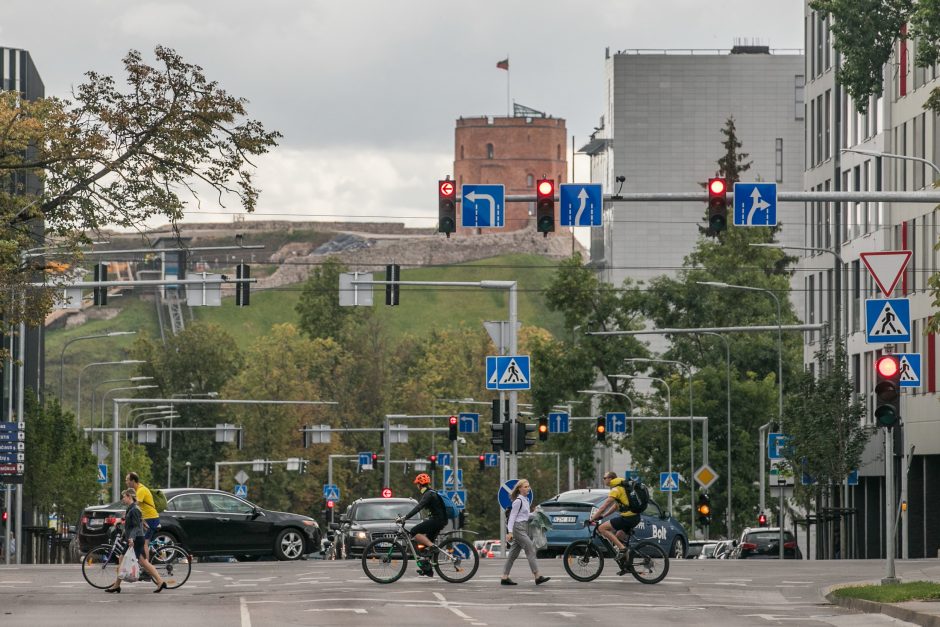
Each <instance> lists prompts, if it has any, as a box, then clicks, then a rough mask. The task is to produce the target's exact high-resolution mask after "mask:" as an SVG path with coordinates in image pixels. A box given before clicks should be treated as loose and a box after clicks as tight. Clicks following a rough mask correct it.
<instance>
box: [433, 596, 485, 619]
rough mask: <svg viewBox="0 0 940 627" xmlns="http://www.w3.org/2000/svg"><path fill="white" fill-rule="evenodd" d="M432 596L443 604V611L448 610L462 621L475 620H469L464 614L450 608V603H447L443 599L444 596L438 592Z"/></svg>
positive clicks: (454, 608)
mask: <svg viewBox="0 0 940 627" xmlns="http://www.w3.org/2000/svg"><path fill="white" fill-rule="evenodd" d="M434 596H435V597H437V600H438V601H440V602H441V603H442V604H443V605H442V607H443V608H444V609H446V610H450V611H451V612H453V613H454V614H456V615H457V616H459V617H460V618H462V619H464V620H476V619H474V618H470V617H469V616H467V615H466V614H464V613H463V612H461V611H460V610H458V609H457V608H456V607H452V606H451V605H450V603H448V602H447V599H446V598H444V595H443V594H441V593H440V592H435V593H434Z"/></svg>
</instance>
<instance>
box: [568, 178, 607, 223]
mask: <svg viewBox="0 0 940 627" xmlns="http://www.w3.org/2000/svg"><path fill="white" fill-rule="evenodd" d="M558 201H559V202H558V204H559V215H558V217H559V224H561V226H602V224H601V209H602V208H603V203H604V192H603V188H602V187H601V185H599V184H584V183H563V184H562V185H560V186H559V188H558Z"/></svg>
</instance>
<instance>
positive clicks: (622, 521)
mask: <svg viewBox="0 0 940 627" xmlns="http://www.w3.org/2000/svg"><path fill="white" fill-rule="evenodd" d="M604 485H606V486H607V487H608V488H610V492H609V493H608V494H607V498H606V499H605V500H604V502H603V503H601V504H600V505H599V506H598V507H597V510H596V511H595V513H594V516H593V517H592V518H590V519H589V520H590V521H591V522H596V521H598V520H600V519H602V518H603V517H604V516H606V515H607V514H609V513H610V512H612V511H613V510H614V508H617V509H619V510H620V515H619V516H614V517H613V518H611V519H610V520H608V521H607V522H605V523H602V524H601V526H600V527H598V528H597V531H598V532H599V533H600V534H601V535H603V536H604V537H605V538H607V539H608V540H610V541H611V543H613V545H614V546H615V547H617V555H616V556H615V557H614V559H615V560H617V563H618V564H620V567H621V571H620V573H618V574H620V575H622V574H623V573H625V572H626V569H625V568H624V567H623V563H622V560H623V558H624V556H625V548H624V545H623V542H621V541H620V538H618V537H617V532H618V531H622V532H624V533H625V534H626V535H627V536H629V535H630V532H631V531H633V528H634V527H636V526H637V525H638V524H639V523H640V520H641V518H640V515H639V514H637V513H636V512H633V511H630V499H629V498H628V497H627V490H626V488H627V480H626V479H618V478H617V473H615V472H613V471H612V470H608V471H607V472H606V473H604Z"/></svg>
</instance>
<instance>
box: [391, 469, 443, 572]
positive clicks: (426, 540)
mask: <svg viewBox="0 0 940 627" xmlns="http://www.w3.org/2000/svg"><path fill="white" fill-rule="evenodd" d="M414 484H415V485H416V486H418V491H420V492H421V500H420V501H418V504H417V505H415V506H414V508H413V509H412V510H411V511H410V512H408V513H407V514H405V515H404V516H399V518H398V520H399V521H404V520H408V519H409V518H411V517H412V516H414V515H415V514H417V513H418V512H420V511H421V510H423V509H426V510H428V513H429V514H430V516H429V517H428V518H426V519H424V520H422V521H421V522H419V523H418V524H417V525H415V526H414V527H412V529H411V531H410V532H409V533H410V534H411V536H412V537H413V538H414V539H415V542H417V543H418V544H422V545H424V546H425V547H428V550H434V547H433V544H434V540H435V538H437V534H439V533H440V532H441V529H443V528H444V527H446V526H447V509H446V508H445V506H444V499H443V498H442V497H441V495H440V494H438V493H437V492H436V491H435V490H432V489H431V477H430V476H429V475H428V474H427V473H424V472H422V473H421V474H419V475H418V476H417V477H415V480H414ZM418 574H419V575H423V576H424V577H433V576H434V570H433V569H432V568H431V563H430V562H428V561H426V560H425V561H419V562H418Z"/></svg>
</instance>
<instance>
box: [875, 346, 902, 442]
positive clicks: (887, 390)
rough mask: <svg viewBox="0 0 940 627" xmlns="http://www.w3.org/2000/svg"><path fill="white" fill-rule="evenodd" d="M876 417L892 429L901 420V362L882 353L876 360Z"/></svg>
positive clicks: (879, 421) (883, 424) (879, 422)
mask: <svg viewBox="0 0 940 627" xmlns="http://www.w3.org/2000/svg"><path fill="white" fill-rule="evenodd" d="M875 419H876V420H877V421H878V424H880V425H881V426H882V427H886V428H888V429H890V428H891V427H893V426H894V425H896V424H897V423H898V422H899V421H900V420H901V362H900V360H899V358H898V356H897V355H882V356H881V357H879V358H878V361H876V362H875Z"/></svg>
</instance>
